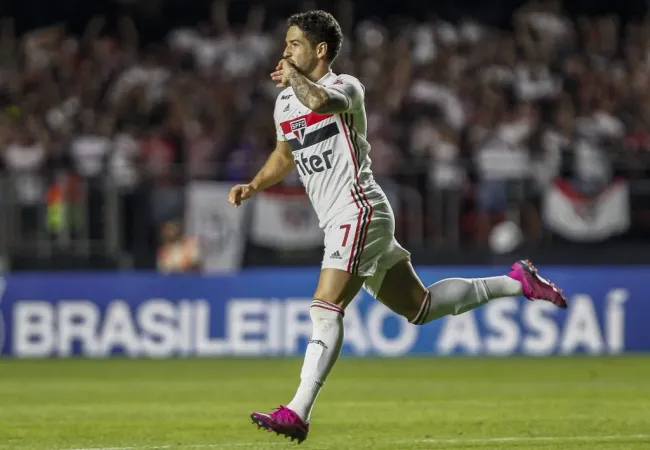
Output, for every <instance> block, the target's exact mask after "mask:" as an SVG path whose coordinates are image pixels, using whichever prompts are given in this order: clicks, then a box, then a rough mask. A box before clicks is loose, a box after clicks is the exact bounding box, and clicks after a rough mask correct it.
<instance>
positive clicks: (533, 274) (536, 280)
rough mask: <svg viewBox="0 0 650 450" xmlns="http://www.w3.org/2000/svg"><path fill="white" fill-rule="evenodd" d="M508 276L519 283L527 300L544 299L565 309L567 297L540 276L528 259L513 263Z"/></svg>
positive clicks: (553, 284)
mask: <svg viewBox="0 0 650 450" xmlns="http://www.w3.org/2000/svg"><path fill="white" fill-rule="evenodd" d="M508 276H509V277H510V278H514V279H515V280H517V281H519V282H520V283H521V286H522V289H523V291H524V296H525V297H526V298H527V299H528V300H546V301H548V302H551V303H553V304H554V305H555V306H558V307H560V308H562V309H566V307H567V299H566V297H565V296H564V294H563V293H562V289H560V288H559V287H557V286H556V285H555V283H552V282H551V281H549V280H547V279H545V278H542V277H541V276H540V275H539V273H538V272H537V269H536V268H535V266H533V263H531V262H530V261H529V260H527V259H525V260H521V261H517V262H516V263H514V264H513V265H512V268H511V270H510V273H508Z"/></svg>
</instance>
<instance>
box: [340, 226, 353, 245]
mask: <svg viewBox="0 0 650 450" xmlns="http://www.w3.org/2000/svg"><path fill="white" fill-rule="evenodd" d="M339 228H341V229H343V230H345V234H344V235H343V242H342V243H341V247H345V245H346V244H347V243H348V236H350V228H351V225H350V224H349V223H344V224H343V225H341V226H340V227H339Z"/></svg>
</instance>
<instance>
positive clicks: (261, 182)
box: [228, 139, 296, 206]
mask: <svg viewBox="0 0 650 450" xmlns="http://www.w3.org/2000/svg"><path fill="white" fill-rule="evenodd" d="M295 166H296V163H295V161H294V159H293V153H292V151H291V146H290V145H289V142H287V141H285V140H280V139H278V141H277V144H276V145H275V150H273V152H272V153H271V155H270V156H269V158H268V159H267V160H266V163H264V166H262V168H261V169H260V171H259V172H257V175H255V177H254V178H253V179H252V180H251V182H250V183H248V184H238V185H237V186H235V187H233V188H232V189H231V190H230V195H229V196H228V201H229V202H230V203H231V204H232V205H235V206H239V205H241V202H242V201H244V200H247V199H249V198H251V197H252V196H253V194H255V193H256V192H259V191H263V190H264V189H266V188H268V187H269V186H272V185H274V184H276V183H279V182H280V181H282V180H283V179H284V178H285V177H286V176H287V175H289V174H290V173H291V171H292V170H293V168H294V167H295Z"/></svg>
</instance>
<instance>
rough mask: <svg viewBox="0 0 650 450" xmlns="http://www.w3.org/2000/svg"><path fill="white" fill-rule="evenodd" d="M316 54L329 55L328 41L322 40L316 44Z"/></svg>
mask: <svg viewBox="0 0 650 450" xmlns="http://www.w3.org/2000/svg"><path fill="white" fill-rule="evenodd" d="M316 56H318V57H319V58H325V57H326V56H327V42H321V43H320V44H318V45H317V46H316Z"/></svg>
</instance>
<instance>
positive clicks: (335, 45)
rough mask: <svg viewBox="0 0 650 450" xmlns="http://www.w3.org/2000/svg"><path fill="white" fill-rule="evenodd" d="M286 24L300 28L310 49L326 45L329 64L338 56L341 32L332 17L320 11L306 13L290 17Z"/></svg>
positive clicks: (341, 41) (341, 42) (341, 43)
mask: <svg viewBox="0 0 650 450" xmlns="http://www.w3.org/2000/svg"><path fill="white" fill-rule="evenodd" d="M287 22H288V24H289V26H293V25H295V26H296V27H298V28H300V29H301V30H302V32H303V33H305V36H306V37H307V40H308V41H309V43H310V44H311V45H312V47H316V46H317V45H318V44H320V43H321V42H325V43H327V59H328V61H329V62H330V63H331V62H332V61H334V59H335V58H336V57H337V56H338V54H339V52H340V51H341V46H342V45H343V31H341V26H340V25H339V23H338V22H337V21H336V19H335V18H334V16H333V15H331V14H330V13H328V12H325V11H321V10H314V11H307V12H304V13H298V14H294V15H292V16H291V17H289V20H288V21H287Z"/></svg>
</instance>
